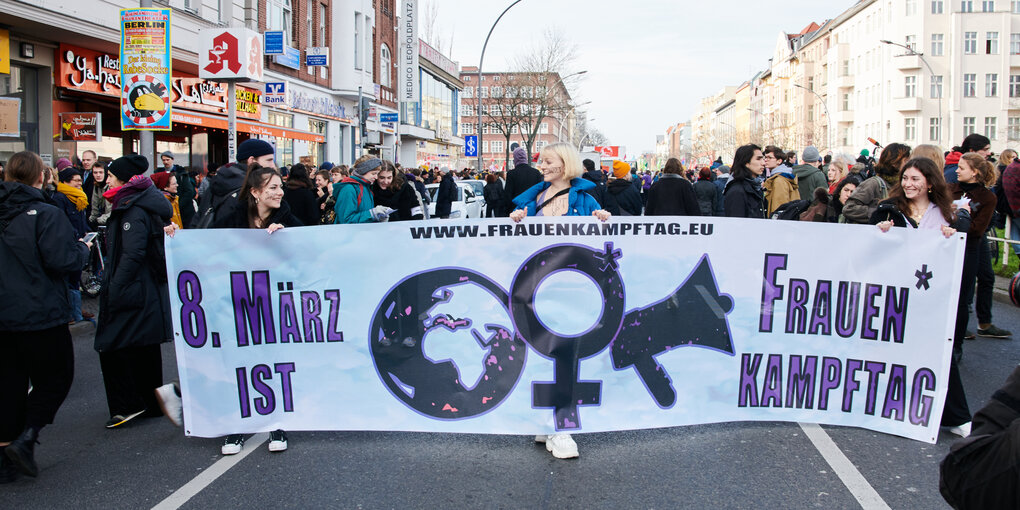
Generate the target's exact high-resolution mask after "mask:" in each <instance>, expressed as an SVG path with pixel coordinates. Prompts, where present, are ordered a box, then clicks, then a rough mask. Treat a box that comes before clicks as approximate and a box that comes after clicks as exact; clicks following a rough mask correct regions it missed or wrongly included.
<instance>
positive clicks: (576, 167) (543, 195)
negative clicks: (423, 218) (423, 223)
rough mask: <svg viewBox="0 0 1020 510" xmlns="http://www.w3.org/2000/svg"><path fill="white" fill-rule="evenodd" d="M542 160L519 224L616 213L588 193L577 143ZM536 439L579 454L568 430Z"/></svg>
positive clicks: (556, 453)
mask: <svg viewBox="0 0 1020 510" xmlns="http://www.w3.org/2000/svg"><path fill="white" fill-rule="evenodd" d="M539 161H540V163H539V166H540V167H541V169H542V176H543V180H542V182H540V183H538V184H535V185H534V186H532V187H531V188H528V189H527V190H525V191H524V192H523V193H521V194H520V195H518V196H517V197H516V198H515V199H514V204H515V205H516V206H517V208H516V209H515V210H514V211H513V212H512V213H510V219H511V220H513V221H514V222H517V223H519V222H520V221H521V220H523V219H524V218H525V217H527V216H594V217H596V218H598V219H599V220H601V221H606V220H608V219H609V218H610V217H611V216H612V215H611V214H610V213H609V212H607V211H604V210H602V208H601V207H600V206H599V204H598V202H596V201H595V199H594V198H592V196H591V195H589V194H588V193H587V190H590V189H592V188H594V187H595V185H594V184H592V182H591V181H589V180H587V179H582V178H581V174H582V173H583V172H584V167H583V166H582V165H581V158H580V156H579V155H578V153H577V150H576V149H575V148H574V147H573V146H571V145H569V144H566V143H554V144H551V145H547V146H546V147H545V148H543V149H542V152H541V153H540V156H539ZM629 185H630V184H629V183H628V186H629ZM535 442H537V443H545V448H546V450H547V451H549V452H550V453H552V455H553V457H556V458H557V459H572V458H576V457H577V456H578V451H577V443H576V442H574V439H573V438H572V437H570V434H567V433H557V434H552V435H538V436H535Z"/></svg>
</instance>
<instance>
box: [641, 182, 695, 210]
mask: <svg viewBox="0 0 1020 510" xmlns="http://www.w3.org/2000/svg"><path fill="white" fill-rule="evenodd" d="M645 216H701V208H700V207H698V197H697V196H696V195H695V194H694V187H693V186H691V183H690V182H688V181H687V179H684V178H683V177H681V176H679V175H677V174H667V173H664V174H662V176H660V177H659V181H658V182H656V183H655V184H652V187H651V188H649V189H648V206H647V207H646V208H645Z"/></svg>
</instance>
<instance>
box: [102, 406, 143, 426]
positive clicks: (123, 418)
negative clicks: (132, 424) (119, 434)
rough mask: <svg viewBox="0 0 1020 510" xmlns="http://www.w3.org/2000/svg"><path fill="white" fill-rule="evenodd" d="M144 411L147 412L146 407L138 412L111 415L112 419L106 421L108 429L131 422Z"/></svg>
mask: <svg viewBox="0 0 1020 510" xmlns="http://www.w3.org/2000/svg"><path fill="white" fill-rule="evenodd" d="M143 413H145V410H144V409H143V410H141V411H138V412H137V413H131V414H128V415H123V414H115V415H113V416H111V417H110V419H109V420H108V421H107V422H106V428H108V429H113V428H117V427H119V426H121V425H123V424H125V423H127V422H129V421H131V420H133V419H135V418H137V417H139V416H141V415H142V414H143Z"/></svg>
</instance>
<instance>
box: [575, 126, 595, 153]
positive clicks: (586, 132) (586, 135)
mask: <svg viewBox="0 0 1020 510" xmlns="http://www.w3.org/2000/svg"><path fill="white" fill-rule="evenodd" d="M592 122H595V119H587V118H586V119H584V131H585V133H584V136H582V137H581V140H580V141H578V142H577V152H581V149H582V148H583V147H584V141H585V140H587V139H588V137H589V136H591V134H592V132H591V130H590V129H588V124H590V123H592Z"/></svg>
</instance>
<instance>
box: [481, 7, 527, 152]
mask: <svg viewBox="0 0 1020 510" xmlns="http://www.w3.org/2000/svg"><path fill="white" fill-rule="evenodd" d="M519 3H521V0H515V1H514V3H512V4H510V5H508V6H507V8H506V9H503V13H502V14H500V15H499V17H498V18H496V21H494V22H493V23H492V27H491V28H489V35H487V36H485V44H483V45H482V55H481V56H480V57H478V83H476V84H475V100H476V101H477V103H478V104H477V109H478V124H477V125H476V126H475V128H476V129H477V130H478V148H477V151H478V168H477V169H476V170H478V171H479V172H481V171H482V62H484V61H485V48H486V47H488V46H489V38H490V37H492V31H493V30H495V29H496V25H498V24H499V20H501V19H503V15H504V14H506V12H507V11H509V10H510V8H511V7H513V6H515V5H517V4H519Z"/></svg>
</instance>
